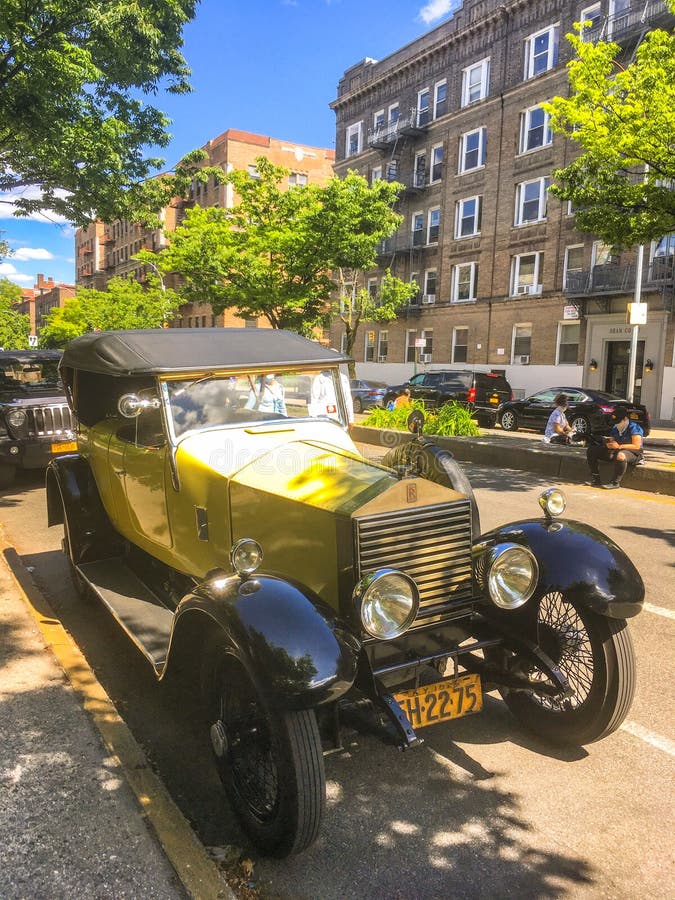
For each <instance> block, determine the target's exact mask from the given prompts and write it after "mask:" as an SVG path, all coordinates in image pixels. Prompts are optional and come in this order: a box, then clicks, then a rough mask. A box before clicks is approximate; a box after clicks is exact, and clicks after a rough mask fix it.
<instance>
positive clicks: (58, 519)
mask: <svg viewBox="0 0 675 900" xmlns="http://www.w3.org/2000/svg"><path fill="white" fill-rule="evenodd" d="M45 486H46V492H47V524H48V525H50V526H51V525H61V524H63V525H64V527H65V528H66V530H67V533H68V537H69V543H70V549H71V553H72V556H73V562H76V563H78V562H84V561H88V560H94V559H99V558H101V557H105V556H110V554H111V549H112V548H113V547H114V546H115V544H116V543H117V541H118V540H119V538H118V537H117V535H116V534H115V531H114V529H113V527H112V525H111V523H110V520H109V518H108V515H107V513H106V511H105V509H104V508H103V503H102V501H101V497H100V495H99V492H98V488H97V486H96V482H95V480H94V476H93V474H92V471H91V468H90V466H89V463H88V462H87V460H86V459H84V457H82V456H80V455H79V454H75V453H73V454H68V455H66V456H59V457H57V458H56V459H53V460H51V462H50V463H49V465H48V466H47V472H46V485H45Z"/></svg>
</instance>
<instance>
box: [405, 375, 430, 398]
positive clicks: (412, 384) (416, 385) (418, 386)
mask: <svg viewBox="0 0 675 900" xmlns="http://www.w3.org/2000/svg"><path fill="white" fill-rule="evenodd" d="M425 377H426V376H425V375H424V373H421V374H419V375H413V377H412V378H411V379H410V381H409V382H408V387H409V388H410V396H411V397H412V398H413V400H424V396H425V390H426V386H425V383H424V379H425Z"/></svg>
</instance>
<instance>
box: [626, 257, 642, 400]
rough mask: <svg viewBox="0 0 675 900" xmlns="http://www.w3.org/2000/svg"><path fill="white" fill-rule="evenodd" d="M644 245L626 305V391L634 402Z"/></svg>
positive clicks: (637, 259)
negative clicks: (628, 349) (628, 347)
mask: <svg viewBox="0 0 675 900" xmlns="http://www.w3.org/2000/svg"><path fill="white" fill-rule="evenodd" d="M644 255H645V248H644V244H638V248H637V258H636V260H635V291H634V293H633V302H632V303H629V304H628V322H629V324H630V325H632V326H633V331H632V333H631V336H630V357H629V359H628V390H627V391H626V396H627V399H628V400H630V402H631V403H634V402H635V369H636V366H637V348H638V332H639V330H640V323H641V322H642V323H643V324H644V323H645V322H646V309H645V305H644V304H643V303H642V302H641V301H642V266H643V262H644Z"/></svg>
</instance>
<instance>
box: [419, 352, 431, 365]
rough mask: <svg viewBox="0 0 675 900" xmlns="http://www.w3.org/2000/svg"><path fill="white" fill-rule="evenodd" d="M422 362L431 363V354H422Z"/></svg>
mask: <svg viewBox="0 0 675 900" xmlns="http://www.w3.org/2000/svg"><path fill="white" fill-rule="evenodd" d="M420 362H423V363H430V362H431V353H420Z"/></svg>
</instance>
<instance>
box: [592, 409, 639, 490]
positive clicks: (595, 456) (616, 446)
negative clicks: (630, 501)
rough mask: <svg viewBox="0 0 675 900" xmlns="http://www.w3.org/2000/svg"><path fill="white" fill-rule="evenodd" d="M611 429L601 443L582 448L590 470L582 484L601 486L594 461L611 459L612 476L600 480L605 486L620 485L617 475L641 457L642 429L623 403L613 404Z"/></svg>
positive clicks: (610, 487)
mask: <svg viewBox="0 0 675 900" xmlns="http://www.w3.org/2000/svg"><path fill="white" fill-rule="evenodd" d="M612 422H613V423H614V424H613V425H612V430H611V432H610V434H609V437H607V438H605V443H604V446H602V447H597V446H591V447H589V448H588V450H587V451H586V459H587V461H588V465H589V467H590V470H591V478H590V481H587V482H586V484H591V485H594V486H595V487H600V486H601V481H600V473H599V471H598V463H599V462H600V460H607V461H609V462H613V463H614V477H613V478H612V480H611V481H610V482H608V483H607V484H603V485H602V487H604V488H605V489H606V490H608V491H610V490H614V489H616V488H618V487H621V479H622V478H623V476H624V475H625V474H626V469H627V468H628V466H629V465H635V464H636V463H637V462H639V461H640V460H641V459H642V442H643V440H644V432H643V431H642V429H641V428H640V426H639V425H638V424H637V422H632V421H631V420H630V418H629V416H628V407H627V406H616V407H615V408H614V412H613V413H612Z"/></svg>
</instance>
